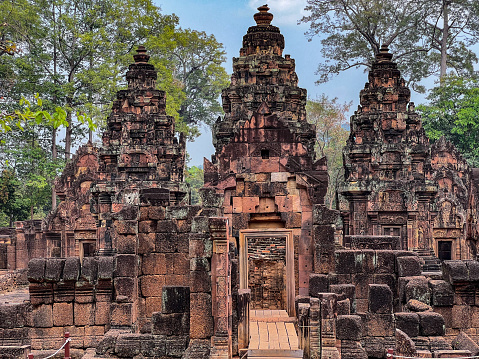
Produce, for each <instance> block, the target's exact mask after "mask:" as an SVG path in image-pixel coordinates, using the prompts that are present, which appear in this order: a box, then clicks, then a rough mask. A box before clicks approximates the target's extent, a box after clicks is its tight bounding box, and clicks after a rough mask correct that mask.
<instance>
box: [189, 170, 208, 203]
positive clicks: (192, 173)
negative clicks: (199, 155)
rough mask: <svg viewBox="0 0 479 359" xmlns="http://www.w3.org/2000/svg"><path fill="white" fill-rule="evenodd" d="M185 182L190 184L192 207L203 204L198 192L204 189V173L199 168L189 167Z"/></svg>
mask: <svg viewBox="0 0 479 359" xmlns="http://www.w3.org/2000/svg"><path fill="white" fill-rule="evenodd" d="M185 182H186V183H187V184H188V188H189V191H190V203H191V204H192V205H199V204H201V202H202V201H201V197H200V194H199V193H198V190H199V189H200V188H202V187H203V185H204V183H205V181H204V171H203V169H202V168H199V167H197V166H192V167H187V168H186V172H185Z"/></svg>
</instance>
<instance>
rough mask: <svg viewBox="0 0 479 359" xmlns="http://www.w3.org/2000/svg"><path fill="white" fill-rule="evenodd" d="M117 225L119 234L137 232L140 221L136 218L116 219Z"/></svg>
mask: <svg viewBox="0 0 479 359" xmlns="http://www.w3.org/2000/svg"><path fill="white" fill-rule="evenodd" d="M115 227H116V231H117V232H118V234H136V233H137V229H138V222H137V221H136V220H135V221H133V220H122V221H116V222H115Z"/></svg>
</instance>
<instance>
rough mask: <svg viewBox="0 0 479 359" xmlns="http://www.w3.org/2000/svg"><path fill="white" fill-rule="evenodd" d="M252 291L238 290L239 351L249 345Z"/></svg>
mask: <svg viewBox="0 0 479 359" xmlns="http://www.w3.org/2000/svg"><path fill="white" fill-rule="evenodd" d="M250 301H251V289H239V290H238V349H246V348H248V345H249V307H250V306H249V304H250Z"/></svg>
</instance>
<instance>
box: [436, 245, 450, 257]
mask: <svg viewBox="0 0 479 359" xmlns="http://www.w3.org/2000/svg"><path fill="white" fill-rule="evenodd" d="M437 256H438V257H439V259H440V260H442V261H448V260H451V259H452V242H450V241H439V242H437Z"/></svg>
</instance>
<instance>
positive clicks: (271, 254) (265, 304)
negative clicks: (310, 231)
mask: <svg viewBox="0 0 479 359" xmlns="http://www.w3.org/2000/svg"><path fill="white" fill-rule="evenodd" d="M239 267H240V268H239V270H240V289H250V290H251V303H250V306H251V307H250V308H251V309H274V310H281V309H284V310H286V311H287V312H288V315H290V316H294V245H293V234H292V231H291V230H288V229H246V230H242V231H240V241H239Z"/></svg>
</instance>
